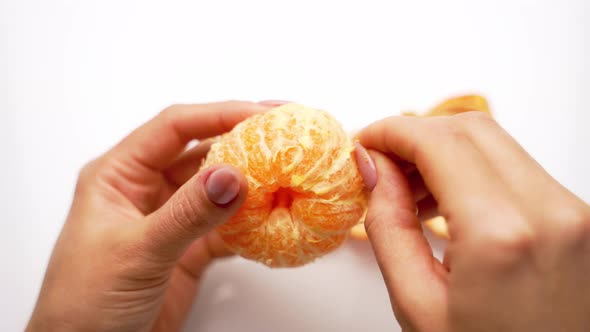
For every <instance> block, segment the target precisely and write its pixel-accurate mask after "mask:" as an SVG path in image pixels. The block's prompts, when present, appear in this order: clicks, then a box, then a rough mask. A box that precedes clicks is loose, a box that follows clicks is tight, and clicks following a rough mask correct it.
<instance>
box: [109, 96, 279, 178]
mask: <svg viewBox="0 0 590 332" xmlns="http://www.w3.org/2000/svg"><path fill="white" fill-rule="evenodd" d="M268 109H269V106H266V105H262V104H258V103H253V102H241V101H228V102H219V103H211V104H192V105H191V104H189V105H174V106H171V107H169V108H167V109H166V110H164V111H162V112H161V113H160V114H159V115H157V116H156V117H155V118H154V119H152V120H150V121H148V122H147V123H145V124H144V125H143V126H141V127H139V128H138V129H136V130H135V131H133V132H132V133H131V134H130V135H129V136H127V137H126V138H124V139H123V140H122V141H121V142H120V143H119V144H118V145H117V146H115V147H114V148H113V149H112V150H111V151H110V152H108V154H109V155H110V156H112V157H114V158H116V159H118V160H121V161H124V162H130V163H135V164H139V165H141V166H144V167H146V168H148V169H149V170H155V171H160V170H162V169H164V168H166V167H167V166H168V165H170V164H171V163H172V162H173V161H174V160H175V158H176V157H177V156H178V155H179V154H180V153H181V152H182V151H183V150H184V149H185V147H186V145H187V144H188V143H189V142H190V141H191V140H193V139H202V138H207V137H211V136H214V135H218V134H221V133H223V132H226V131H229V130H231V129H232V128H233V127H234V126H235V125H236V124H238V123H239V122H241V121H242V120H244V119H246V118H247V117H249V116H252V115H254V114H257V113H260V112H263V111H265V110H268Z"/></svg>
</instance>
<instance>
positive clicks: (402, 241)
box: [365, 152, 445, 330]
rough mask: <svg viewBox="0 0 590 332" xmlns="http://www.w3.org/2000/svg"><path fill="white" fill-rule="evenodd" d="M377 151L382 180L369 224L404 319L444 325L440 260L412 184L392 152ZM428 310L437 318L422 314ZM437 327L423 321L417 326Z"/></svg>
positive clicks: (372, 201)
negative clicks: (421, 219)
mask: <svg viewBox="0 0 590 332" xmlns="http://www.w3.org/2000/svg"><path fill="white" fill-rule="evenodd" d="M371 156H372V157H373V160H374V161H375V164H376V167H377V171H378V181H377V185H376V186H375V189H374V190H373V191H372V192H371V197H370V200H369V209H368V211H369V212H368V214H367V218H366V221H365V227H366V229H367V234H368V236H369V239H370V241H371V244H372V246H373V250H374V252H375V256H376V258H377V261H378V263H379V267H380V269H381V272H382V273H383V277H384V280H385V283H386V285H387V289H388V291H389V295H390V298H391V301H392V304H393V307H394V310H395V311H396V315H398V320H400V322H404V321H406V320H407V321H409V322H415V323H416V322H417V323H424V322H426V323H432V324H441V323H442V322H443V320H442V319H443V316H444V304H445V299H444V297H445V295H444V294H445V286H444V282H443V280H441V278H440V275H439V271H440V270H441V269H440V266H437V265H440V262H438V261H437V260H436V259H435V258H434V256H433V255H432V249H431V248H430V245H429V244H428V241H427V239H426V238H425V237H424V234H423V233H422V229H421V225H420V223H419V222H418V219H417V218H416V214H415V204H414V200H413V198H412V194H411V192H410V189H409V186H408V183H407V181H406V179H405V177H404V175H403V173H402V171H401V170H400V169H399V168H398V167H397V166H396V165H395V164H394V163H393V162H392V161H390V160H389V159H388V158H387V157H386V156H384V155H382V154H380V153H377V152H371ZM425 314H427V315H429V316H430V317H433V319H432V320H428V321H426V320H423V319H421V318H422V317H424V316H423V315H425ZM402 325H403V323H402ZM433 328H434V325H433V326H428V327H427V326H422V327H421V328H418V329H417V330H432V329H433Z"/></svg>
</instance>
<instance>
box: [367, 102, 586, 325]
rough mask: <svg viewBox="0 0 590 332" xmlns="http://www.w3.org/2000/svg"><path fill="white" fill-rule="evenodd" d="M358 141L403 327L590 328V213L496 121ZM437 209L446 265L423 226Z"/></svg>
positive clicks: (405, 129)
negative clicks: (365, 153)
mask: <svg viewBox="0 0 590 332" xmlns="http://www.w3.org/2000/svg"><path fill="white" fill-rule="evenodd" d="M358 138H359V140H360V143H361V144H362V145H363V146H365V147H366V148H367V149H369V152H370V155H371V156H372V158H373V160H374V164H375V165H376V170H377V176H376V177H377V181H374V177H375V174H373V172H371V168H370V167H365V168H364V170H362V171H363V174H365V176H366V177H368V178H369V179H370V181H372V182H373V183H376V185H375V186H374V188H373V190H372V193H371V197H370V201H369V212H368V215H367V219H366V222H365V228H366V231H367V233H368V236H369V240H370V241H371V244H372V247H373V249H374V252H375V255H376V257H377V261H378V263H379V267H380V269H381V271H382V273H383V277H384V280H385V283H386V285H387V289H388V292H389V297H390V300H391V304H392V308H393V311H394V313H395V316H396V317H397V320H398V321H399V323H400V325H401V326H402V328H403V330H404V331H420V332H430V331H432V332H434V331H437V332H439V331H443V332H444V331H449V332H450V331H453V332H457V331H459V332H460V331H470V332H471V331H588V330H589V329H590V282H588V281H589V280H590V279H589V276H590V207H589V206H588V205H587V204H586V203H585V202H583V201H582V200H581V199H580V198H578V197H576V196H575V195H574V194H572V193H571V192H569V191H568V190H567V189H566V188H564V187H563V186H562V185H560V184H559V183H558V182H557V181H556V180H555V179H553V178H552V177H551V176H550V175H549V174H548V173H547V172H546V171H545V170H543V168H542V167H541V166H540V165H539V164H538V163H537V162H535V161H534V160H533V158H531V157H530V156H529V155H528V154H527V153H526V152H525V151H524V150H523V148H522V147H520V146H519V145H518V144H517V142H516V141H515V140H514V139H513V138H512V137H510V136H509V135H508V134H507V133H506V132H505V131H504V130H503V129H502V128H501V127H500V126H499V125H498V123H496V122H495V121H494V120H493V119H492V118H491V117H489V116H488V115H486V114H484V113H481V112H468V113H464V114H460V115H454V116H442V117H433V118H416V117H404V116H396V117H390V118H386V119H383V120H381V121H378V122H376V123H373V124H371V125H369V126H368V127H367V128H365V129H364V130H362V131H361V132H360V134H359V135H358ZM399 164H403V165H405V166H407V165H415V167H409V168H408V167H404V168H405V169H413V171H410V172H405V171H403V170H402V168H401V167H399V166H398V165H399ZM416 201H417V203H416ZM416 208H418V211H419V213H418V215H417V214H416ZM437 214H440V215H442V216H444V217H445V219H446V220H447V222H448V225H449V232H450V236H451V239H450V241H449V242H448V244H447V249H446V252H445V257H444V261H443V263H441V262H439V261H438V260H437V259H435V258H434V257H433V255H432V249H431V248H430V246H429V244H428V242H427V240H426V238H425V237H424V235H423V233H422V228H421V226H420V222H419V220H425V219H427V218H430V217H432V216H434V215H437Z"/></svg>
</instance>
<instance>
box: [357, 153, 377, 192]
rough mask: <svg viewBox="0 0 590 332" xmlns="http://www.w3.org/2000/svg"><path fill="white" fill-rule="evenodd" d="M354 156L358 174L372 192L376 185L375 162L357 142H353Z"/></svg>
mask: <svg viewBox="0 0 590 332" xmlns="http://www.w3.org/2000/svg"><path fill="white" fill-rule="evenodd" d="M354 154H355V158H356V164H357V165H358V168H359V172H360V173H361V176H362V178H363V181H364V182H365V186H366V187H367V188H368V189H369V190H373V188H375V186H376V185H377V168H376V167H375V162H373V159H372V158H371V156H369V152H367V149H365V147H364V146H362V145H361V144H360V143H359V142H355V148H354Z"/></svg>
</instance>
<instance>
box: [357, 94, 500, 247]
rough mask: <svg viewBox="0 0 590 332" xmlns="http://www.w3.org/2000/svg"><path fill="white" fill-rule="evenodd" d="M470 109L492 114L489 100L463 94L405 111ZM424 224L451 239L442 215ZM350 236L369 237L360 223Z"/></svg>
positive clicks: (431, 113) (449, 112) (440, 112)
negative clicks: (427, 108) (426, 108)
mask: <svg viewBox="0 0 590 332" xmlns="http://www.w3.org/2000/svg"><path fill="white" fill-rule="evenodd" d="M469 111H479V112H485V113H488V114H491V112H490V107H489V104H488V101H487V100H486V99H485V98H484V97H482V96H480V95H474V94H471V95H463V96H458V97H454V98H450V99H447V100H445V101H443V102H442V103H440V104H438V105H436V106H435V107H434V108H432V109H431V110H430V111H429V112H427V113H425V114H417V113H414V112H404V113H403V115H407V116H423V117H428V116H449V115H454V114H459V113H463V112H469ZM424 226H425V227H426V228H427V229H428V230H429V231H431V232H432V233H433V234H434V235H435V236H437V237H440V238H444V239H450V238H451V237H450V235H449V230H448V225H447V222H446V220H445V219H444V218H443V217H442V216H438V217H434V218H432V219H429V220H426V221H425V222H424ZM350 236H351V238H353V239H357V240H366V239H368V236H367V233H366V231H365V228H364V225H362V224H359V225H357V226H355V227H353V228H352V229H351V232H350Z"/></svg>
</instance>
